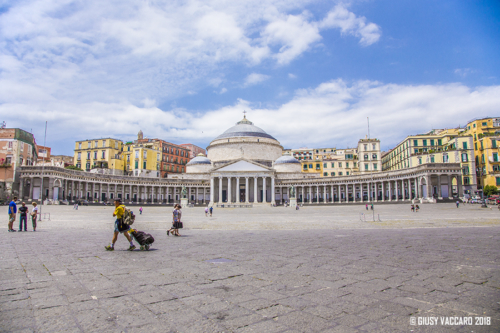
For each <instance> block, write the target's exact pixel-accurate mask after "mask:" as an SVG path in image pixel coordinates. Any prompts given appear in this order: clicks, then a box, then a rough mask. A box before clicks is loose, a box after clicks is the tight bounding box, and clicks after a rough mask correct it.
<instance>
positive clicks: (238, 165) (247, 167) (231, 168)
mask: <svg viewBox="0 0 500 333" xmlns="http://www.w3.org/2000/svg"><path fill="white" fill-rule="evenodd" d="M214 171H217V172H235V171H236V172H238V171H241V172H246V171H253V172H259V171H271V170H270V169H269V168H266V167H264V166H260V165H258V164H256V163H252V162H250V161H246V160H239V161H236V162H233V163H230V164H227V165H224V166H222V167H220V168H219V169H216V170H214Z"/></svg>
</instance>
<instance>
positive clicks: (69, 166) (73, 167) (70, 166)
mask: <svg viewBox="0 0 500 333" xmlns="http://www.w3.org/2000/svg"><path fill="white" fill-rule="evenodd" d="M65 169H69V170H77V171H83V170H82V169H80V168H79V167H77V166H74V165H68V166H67V167H65Z"/></svg>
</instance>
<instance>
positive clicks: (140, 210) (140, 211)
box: [139, 206, 142, 215]
mask: <svg viewBox="0 0 500 333" xmlns="http://www.w3.org/2000/svg"><path fill="white" fill-rule="evenodd" d="M139 215H142V206H141V208H139Z"/></svg>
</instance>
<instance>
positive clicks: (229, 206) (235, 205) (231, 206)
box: [215, 204, 253, 208]
mask: <svg viewBox="0 0 500 333" xmlns="http://www.w3.org/2000/svg"><path fill="white" fill-rule="evenodd" d="M215 207H217V208H252V207H253V204H216V205H215Z"/></svg>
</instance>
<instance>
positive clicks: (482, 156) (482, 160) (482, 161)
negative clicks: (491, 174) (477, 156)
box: [481, 154, 484, 163]
mask: <svg viewBox="0 0 500 333" xmlns="http://www.w3.org/2000/svg"><path fill="white" fill-rule="evenodd" d="M481 163H484V154H483V155H481Z"/></svg>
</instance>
